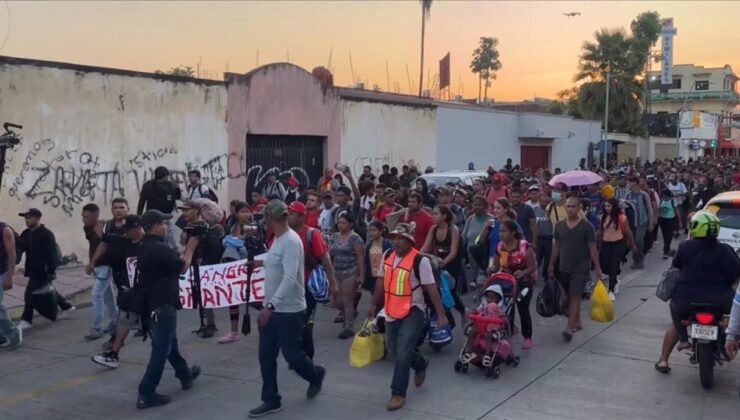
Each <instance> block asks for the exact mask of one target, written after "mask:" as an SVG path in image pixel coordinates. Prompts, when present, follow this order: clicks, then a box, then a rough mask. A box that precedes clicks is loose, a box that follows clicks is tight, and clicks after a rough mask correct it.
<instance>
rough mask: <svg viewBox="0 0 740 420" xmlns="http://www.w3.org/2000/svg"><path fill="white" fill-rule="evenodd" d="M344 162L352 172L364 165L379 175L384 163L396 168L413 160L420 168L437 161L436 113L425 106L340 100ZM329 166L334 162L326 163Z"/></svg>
mask: <svg viewBox="0 0 740 420" xmlns="http://www.w3.org/2000/svg"><path fill="white" fill-rule="evenodd" d="M340 109H341V116H342V118H341V133H342V134H341V151H340V156H341V160H342V162H343V163H345V164H347V165H349V167H350V168H351V169H352V171H354V173H355V174H359V173H361V172H362V167H363V166H364V165H370V166H372V167H373V172H374V173H376V174H378V173H380V172H381V168H382V166H383V165H384V164H388V165H390V166H391V167H393V166H396V167H398V169H399V171H400V170H401V166H403V165H404V164H407V163H408V162H409V161H410V160H414V161H415V162H416V164H417V166H418V168H419V170H420V171H423V170H424V168H425V167H426V166H428V165H431V166H435V165H436V162H437V148H436V143H437V142H436V140H437V138H436V126H435V124H436V114H437V111H435V110H434V109H430V108H424V107H412V106H401V105H391V104H386V103H378V102H358V101H349V100H342V101H341V106H340ZM328 163H329V164H330V165H331V166H332V167H333V165H334V163H335V162H328Z"/></svg>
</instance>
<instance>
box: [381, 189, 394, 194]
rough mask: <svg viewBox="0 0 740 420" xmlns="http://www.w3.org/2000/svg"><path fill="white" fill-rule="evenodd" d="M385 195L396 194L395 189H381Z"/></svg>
mask: <svg viewBox="0 0 740 420" xmlns="http://www.w3.org/2000/svg"><path fill="white" fill-rule="evenodd" d="M383 192H384V193H385V195H396V190H394V189H393V188H386V189H385V191H383Z"/></svg>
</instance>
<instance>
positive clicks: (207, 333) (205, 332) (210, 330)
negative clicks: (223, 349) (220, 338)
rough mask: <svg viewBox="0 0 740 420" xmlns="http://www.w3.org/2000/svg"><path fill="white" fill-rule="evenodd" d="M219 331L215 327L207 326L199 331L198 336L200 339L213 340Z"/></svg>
mask: <svg viewBox="0 0 740 420" xmlns="http://www.w3.org/2000/svg"><path fill="white" fill-rule="evenodd" d="M216 331H218V328H216V326H215V325H206V326H205V327H203V328H201V329H200V330H198V332H197V334H198V335H199V336H200V338H211V337H213V335H214V334H215V333H216Z"/></svg>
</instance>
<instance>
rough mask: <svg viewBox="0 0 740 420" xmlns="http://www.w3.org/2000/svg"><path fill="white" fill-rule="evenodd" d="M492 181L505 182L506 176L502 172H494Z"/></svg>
mask: <svg viewBox="0 0 740 420" xmlns="http://www.w3.org/2000/svg"><path fill="white" fill-rule="evenodd" d="M491 181H493V182H504V176H503V175H501V174H494V175H493V176H492V177H491Z"/></svg>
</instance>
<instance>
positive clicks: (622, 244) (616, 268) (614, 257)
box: [599, 239, 627, 292]
mask: <svg viewBox="0 0 740 420" xmlns="http://www.w3.org/2000/svg"><path fill="white" fill-rule="evenodd" d="M626 253H627V240H626V239H622V240H619V241H614V242H606V241H605V242H602V243H601V250H600V252H599V262H600V263H601V269H602V270H604V274H606V275H607V276H609V291H610V292H613V291H614V286H615V285H616V284H617V276H618V275H619V273H620V272H621V271H622V269H621V267H622V261H623V260H624V255H625V254H626Z"/></svg>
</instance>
